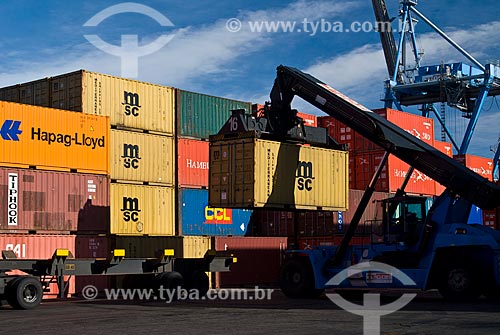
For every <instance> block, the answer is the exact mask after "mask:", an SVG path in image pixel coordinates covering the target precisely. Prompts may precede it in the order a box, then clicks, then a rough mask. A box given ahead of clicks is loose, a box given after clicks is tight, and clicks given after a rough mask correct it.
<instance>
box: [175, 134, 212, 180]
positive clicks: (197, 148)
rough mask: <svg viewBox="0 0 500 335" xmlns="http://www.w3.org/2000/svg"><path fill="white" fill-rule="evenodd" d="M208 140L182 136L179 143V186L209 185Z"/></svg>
mask: <svg viewBox="0 0 500 335" xmlns="http://www.w3.org/2000/svg"><path fill="white" fill-rule="evenodd" d="M208 156H209V153H208V142H207V141H198V140H191V139H185V138H180V139H179V140H178V144H177V157H178V163H177V169H178V186H180V187H187V188H194V187H202V188H206V187H208Z"/></svg>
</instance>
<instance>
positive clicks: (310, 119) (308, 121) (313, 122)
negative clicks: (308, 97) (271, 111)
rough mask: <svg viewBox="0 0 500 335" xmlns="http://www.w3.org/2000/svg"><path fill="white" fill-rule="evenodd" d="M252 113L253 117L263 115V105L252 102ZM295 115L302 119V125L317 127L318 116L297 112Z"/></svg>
mask: <svg viewBox="0 0 500 335" xmlns="http://www.w3.org/2000/svg"><path fill="white" fill-rule="evenodd" d="M252 114H253V115H254V116H255V117H262V116H264V105H261V104H253V105H252ZM297 116H298V117H300V118H301V119H302V120H303V122H304V125H306V126H310V127H317V126H318V117H317V116H316V115H312V114H307V113H302V112H297Z"/></svg>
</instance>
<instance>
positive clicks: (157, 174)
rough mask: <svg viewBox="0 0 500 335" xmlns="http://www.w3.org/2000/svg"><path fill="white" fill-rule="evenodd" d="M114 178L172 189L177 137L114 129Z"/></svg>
mask: <svg viewBox="0 0 500 335" xmlns="http://www.w3.org/2000/svg"><path fill="white" fill-rule="evenodd" d="M110 140H111V142H110V143H111V144H110V147H111V179H114V180H120V181H132V182H148V183H151V184H153V183H154V184H164V185H169V186H173V185H174V183H175V174H174V162H175V159H174V138H173V137H172V136H161V135H153V134H146V133H138V132H132V131H124V130H116V129H111V136H110Z"/></svg>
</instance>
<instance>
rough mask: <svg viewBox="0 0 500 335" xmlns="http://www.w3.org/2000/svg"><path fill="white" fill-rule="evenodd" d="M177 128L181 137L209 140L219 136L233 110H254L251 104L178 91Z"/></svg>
mask: <svg viewBox="0 0 500 335" xmlns="http://www.w3.org/2000/svg"><path fill="white" fill-rule="evenodd" d="M176 103H177V109H176V111H177V122H178V124H177V128H178V134H179V135H180V136H188V137H194V138H198V139H208V137H209V136H210V135H214V134H217V133H218V132H219V130H220V129H221V128H222V126H223V125H224V124H225V123H226V121H227V120H228V119H229V117H230V116H231V110H233V109H245V110H246V111H247V113H250V112H251V110H252V104H251V103H250V102H243V101H237V100H231V99H226V98H221V97H214V96H210V95H206V94H201V93H195V92H188V91H184V90H180V89H178V90H177V96H176Z"/></svg>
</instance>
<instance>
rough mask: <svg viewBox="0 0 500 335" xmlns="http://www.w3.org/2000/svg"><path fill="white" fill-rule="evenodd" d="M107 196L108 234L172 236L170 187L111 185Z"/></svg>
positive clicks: (173, 213)
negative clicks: (109, 214)
mask: <svg viewBox="0 0 500 335" xmlns="http://www.w3.org/2000/svg"><path fill="white" fill-rule="evenodd" d="M110 193H111V201H110V205H111V210H110V212H111V223H110V233H111V234H116V235H159V236H171V235H174V234H175V189H174V188H173V187H168V186H145V185H134V184H118V183H112V184H111V186H110Z"/></svg>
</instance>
